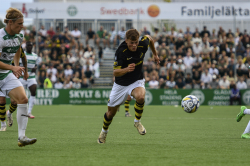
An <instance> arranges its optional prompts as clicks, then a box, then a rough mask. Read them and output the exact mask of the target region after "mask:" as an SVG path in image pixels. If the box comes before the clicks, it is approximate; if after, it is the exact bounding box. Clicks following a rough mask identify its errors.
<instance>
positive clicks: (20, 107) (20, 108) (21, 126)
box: [17, 104, 28, 137]
mask: <svg viewBox="0 0 250 166" xmlns="http://www.w3.org/2000/svg"><path fill="white" fill-rule="evenodd" d="M27 108H28V104H17V124H18V137H24V136H25V130H26V127H27V123H28V117H26V116H21V115H22V114H24V115H27V113H28V111H27Z"/></svg>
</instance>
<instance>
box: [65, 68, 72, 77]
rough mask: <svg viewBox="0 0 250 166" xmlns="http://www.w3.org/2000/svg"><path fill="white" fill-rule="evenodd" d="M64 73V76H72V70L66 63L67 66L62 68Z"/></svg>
mask: <svg viewBox="0 0 250 166" xmlns="http://www.w3.org/2000/svg"><path fill="white" fill-rule="evenodd" d="M64 75H65V77H68V76H70V77H71V76H72V75H73V70H72V69H71V66H70V65H67V68H66V69H65V70H64Z"/></svg>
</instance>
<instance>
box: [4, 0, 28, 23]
mask: <svg viewBox="0 0 250 166" xmlns="http://www.w3.org/2000/svg"><path fill="white" fill-rule="evenodd" d="M13 2H19V3H23V2H24V3H29V2H33V0H0V4H1V5H0V19H1V20H2V21H3V20H4V19H5V15H6V10H7V9H8V8H10V7H11V3H13ZM30 24H32V19H27V18H26V19H24V25H30Z"/></svg>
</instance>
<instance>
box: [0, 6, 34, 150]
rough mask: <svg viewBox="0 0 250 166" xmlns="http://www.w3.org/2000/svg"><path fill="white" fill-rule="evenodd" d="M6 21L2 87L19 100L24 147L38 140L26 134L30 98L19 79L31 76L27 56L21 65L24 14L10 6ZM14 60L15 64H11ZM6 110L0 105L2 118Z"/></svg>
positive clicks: (0, 38)
mask: <svg viewBox="0 0 250 166" xmlns="http://www.w3.org/2000/svg"><path fill="white" fill-rule="evenodd" d="M4 23H6V27H5V28H2V29H0V89H1V91H2V93H3V94H4V95H6V96H9V97H10V98H11V99H13V100H14V101H16V102H17V123H18V146H19V147H23V146H26V145H31V144H34V143H35V142H36V141H37V139H36V138H32V139H30V138H28V137H26V136H25V131H26V127H27V123H28V117H27V107H28V98H27V97H26V94H25V90H24V88H23V86H22V83H21V82H20V81H19V80H18V79H17V77H19V76H21V75H22V73H24V74H23V77H24V79H25V80H26V79H27V78H28V77H29V74H28V68H27V60H26V56H24V55H22V59H23V66H24V67H21V66H19V59H20V56H21V51H22V49H21V43H22V41H23V35H22V34H20V31H21V29H22V28H23V14H22V13H21V12H20V11H19V10H18V9H15V8H9V9H8V10H7V14H6V19H5V20H4ZM13 60H14V64H15V66H12V65H11V62H12V61H13ZM16 76H17V77H16ZM5 112H6V111H5V110H3V109H2V108H1V107H0V118H2V116H3V114H4V113H5Z"/></svg>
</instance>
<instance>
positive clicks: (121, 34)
mask: <svg viewBox="0 0 250 166" xmlns="http://www.w3.org/2000/svg"><path fill="white" fill-rule="evenodd" d="M125 35H126V31H125V28H124V27H122V28H121V30H120V31H119V32H118V39H119V43H121V42H122V41H123V40H125Z"/></svg>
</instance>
